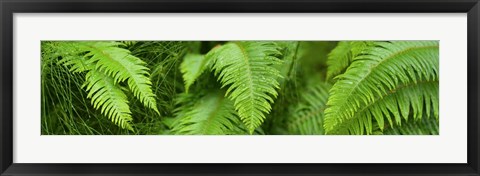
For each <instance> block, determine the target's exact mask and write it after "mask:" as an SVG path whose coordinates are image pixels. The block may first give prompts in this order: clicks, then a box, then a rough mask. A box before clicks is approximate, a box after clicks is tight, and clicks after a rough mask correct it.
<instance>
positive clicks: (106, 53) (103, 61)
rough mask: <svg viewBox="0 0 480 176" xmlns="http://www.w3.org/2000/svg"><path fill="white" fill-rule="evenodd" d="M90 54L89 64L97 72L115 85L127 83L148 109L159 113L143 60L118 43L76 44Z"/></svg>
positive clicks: (88, 55) (87, 55)
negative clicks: (112, 80)
mask: <svg viewBox="0 0 480 176" xmlns="http://www.w3.org/2000/svg"><path fill="white" fill-rule="evenodd" d="M76 43H77V44H78V46H79V47H80V48H82V49H84V50H85V51H87V52H88V53H87V54H86V55H85V56H86V57H90V58H89V59H88V63H94V64H95V70H102V71H103V72H104V73H105V74H106V75H108V76H110V77H112V78H113V79H114V82H115V83H119V82H123V81H127V83H128V87H129V88H130V90H131V91H132V92H133V95H134V96H135V97H136V98H137V99H139V100H140V102H142V103H143V104H144V105H145V106H146V107H148V108H151V109H153V110H155V112H157V113H158V109H157V105H156V100H155V94H153V91H152V89H151V85H152V83H151V81H150V78H149V72H148V70H149V69H148V68H147V67H146V66H145V62H143V61H142V60H141V59H139V58H137V57H135V56H133V55H130V51H128V50H126V49H123V48H119V47H118V46H119V45H121V43H118V42H76Z"/></svg>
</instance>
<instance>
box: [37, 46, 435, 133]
mask: <svg viewBox="0 0 480 176" xmlns="http://www.w3.org/2000/svg"><path fill="white" fill-rule="evenodd" d="M439 123H440V120H439V41H431V40H428V41H413V40H412V41H42V42H41V124H39V125H41V134H42V135H439Z"/></svg>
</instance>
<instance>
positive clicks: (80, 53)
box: [58, 42, 158, 130]
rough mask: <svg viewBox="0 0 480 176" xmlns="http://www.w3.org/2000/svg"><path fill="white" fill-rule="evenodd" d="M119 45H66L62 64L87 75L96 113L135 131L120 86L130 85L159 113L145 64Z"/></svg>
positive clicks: (62, 49)
mask: <svg viewBox="0 0 480 176" xmlns="http://www.w3.org/2000/svg"><path fill="white" fill-rule="evenodd" d="M119 45H121V43H117V42H62V43H61V45H59V48H58V51H59V52H60V53H61V54H60V55H62V56H63V59H62V60H61V61H59V64H63V65H65V66H68V67H70V68H71V69H70V70H71V71H72V72H87V74H86V79H85V83H84V85H85V86H86V90H87V91H89V94H88V98H92V104H93V106H94V108H95V109H100V110H101V113H102V114H104V115H105V116H107V117H108V118H109V119H111V120H112V122H114V123H115V124H117V125H118V126H120V127H122V128H125V129H129V130H133V128H132V127H131V126H130V121H131V120H132V118H131V112H130V109H129V106H128V100H127V97H126V95H125V93H124V92H123V90H122V89H121V86H120V85H119V83H121V82H124V81H126V82H127V84H128V87H129V88H130V90H131V91H132V92H133V95H134V96H135V97H136V98H137V99H139V100H140V102H142V103H143V104H144V105H145V106H146V107H148V108H151V109H153V110H154V111H155V112H157V113H158V109H157V106H156V101H155V95H154V94H153V92H152V89H151V86H150V85H151V82H150V79H149V78H148V76H149V73H148V68H147V67H145V66H144V65H145V63H144V62H143V61H142V60H141V59H139V58H137V57H135V56H133V55H130V52H129V51H128V50H126V49H122V48H120V47H118V46H119Z"/></svg>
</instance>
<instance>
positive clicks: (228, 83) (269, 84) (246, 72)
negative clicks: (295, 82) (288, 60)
mask: <svg viewBox="0 0 480 176" xmlns="http://www.w3.org/2000/svg"><path fill="white" fill-rule="evenodd" d="M280 54H281V53H280V52H279V51H278V47H277V46H276V45H275V43H272V42H233V43H227V44H226V45H223V46H221V47H217V48H215V49H213V50H212V51H210V52H209V53H208V54H207V57H212V61H213V70H214V71H215V75H217V77H218V79H219V80H220V82H221V84H222V87H228V89H227V96H228V97H229V98H230V99H231V100H233V101H234V106H235V109H236V110H237V112H238V114H239V116H240V118H241V120H242V121H243V122H244V123H245V125H246V126H247V128H248V129H249V131H250V133H252V132H253V131H254V130H255V128H257V127H258V126H260V125H261V124H262V123H263V121H264V119H265V114H264V113H269V112H270V111H271V109H272V108H271V105H270V103H273V102H274V98H276V97H277V94H278V93H277V91H276V89H278V88H279V83H278V81H277V79H278V78H279V77H281V75H280V71H279V70H277V69H276V68H275V65H279V64H281V63H282V62H281V60H279V59H278V58H277V57H275V55H280Z"/></svg>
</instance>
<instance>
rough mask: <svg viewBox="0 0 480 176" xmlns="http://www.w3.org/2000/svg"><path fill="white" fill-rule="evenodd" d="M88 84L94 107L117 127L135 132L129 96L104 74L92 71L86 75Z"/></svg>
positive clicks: (87, 87) (87, 88) (89, 95)
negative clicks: (131, 123)
mask: <svg viewBox="0 0 480 176" xmlns="http://www.w3.org/2000/svg"><path fill="white" fill-rule="evenodd" d="M86 83H87V84H86V90H87V91H88V98H91V99H92V105H93V107H94V108H95V109H100V110H101V113H102V114H103V115H105V116H107V117H108V118H109V119H110V120H111V121H112V122H113V123H115V124H116V125H118V126H120V127H122V128H124V129H128V130H132V131H133V128H132V127H131V125H130V122H131V121H132V117H131V112H130V108H129V106H128V99H127V96H126V95H125V93H124V92H123V91H122V90H121V89H120V88H119V87H118V86H116V85H115V82H114V80H113V79H112V78H110V77H109V76H107V75H105V74H103V73H102V72H98V71H90V72H88V73H87V75H86Z"/></svg>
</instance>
